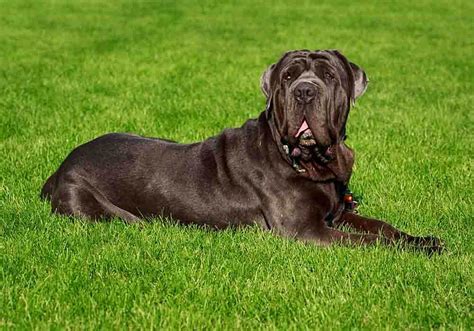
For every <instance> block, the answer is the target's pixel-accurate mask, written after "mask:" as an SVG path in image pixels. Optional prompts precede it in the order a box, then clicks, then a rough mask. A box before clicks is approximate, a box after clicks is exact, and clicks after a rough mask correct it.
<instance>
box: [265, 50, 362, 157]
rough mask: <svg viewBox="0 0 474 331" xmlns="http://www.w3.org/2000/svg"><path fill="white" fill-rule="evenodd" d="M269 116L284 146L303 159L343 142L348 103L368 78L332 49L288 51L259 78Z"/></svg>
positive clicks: (352, 100) (321, 153) (358, 94)
mask: <svg viewBox="0 0 474 331" xmlns="http://www.w3.org/2000/svg"><path fill="white" fill-rule="evenodd" d="M261 86H262V91H263V93H264V94H265V96H266V97H267V111H268V112H271V116H273V117H274V120H273V125H274V126H276V128H275V129H276V130H278V136H279V137H280V138H281V140H282V142H283V143H284V144H287V145H289V146H290V148H291V149H293V150H295V147H298V149H299V151H300V152H301V151H302V153H303V157H304V158H306V159H309V158H311V157H312V156H311V154H314V153H317V154H320V155H323V154H324V153H325V152H326V150H327V148H328V147H329V146H330V145H333V144H336V143H338V142H340V141H341V140H343V139H344V134H345V125H346V121H347V117H348V115H349V109H350V106H351V103H353V102H354V101H355V99H356V98H358V97H360V96H361V95H362V94H363V93H364V91H365V89H366V87H367V76H366V74H365V73H364V71H363V70H362V69H361V68H359V67H358V66H357V65H355V64H353V63H351V62H349V61H348V60H347V59H346V58H345V57H344V56H343V55H342V54H340V53H339V52H338V51H335V50H328V51H308V50H298V51H290V52H287V53H286V54H284V55H283V57H282V58H281V59H280V60H279V61H278V62H277V63H276V64H274V65H272V66H270V67H269V68H268V69H267V71H266V72H265V73H264V74H263V75H262V85H261Z"/></svg>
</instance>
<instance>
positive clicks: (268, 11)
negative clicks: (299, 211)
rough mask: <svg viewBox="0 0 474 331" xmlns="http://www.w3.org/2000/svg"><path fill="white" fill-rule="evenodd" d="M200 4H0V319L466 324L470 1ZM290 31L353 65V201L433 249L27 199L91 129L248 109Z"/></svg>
mask: <svg viewBox="0 0 474 331" xmlns="http://www.w3.org/2000/svg"><path fill="white" fill-rule="evenodd" d="M199 3H200V4H199V5H197V4H195V3H194V2H180V4H175V3H174V2H173V1H169V2H164V3H162V4H151V3H148V4H132V3H129V2H112V1H107V2H104V3H101V4H98V3H93V2H71V1H68V2H66V1H64V2H63V1H54V2H48V3H43V4H39V3H38V2H36V1H31V2H19V1H3V2H1V3H0V155H1V158H0V263H1V269H0V271H1V273H0V281H1V288H2V293H1V295H0V326H1V327H3V328H15V329H30V328H39V329H47V328H70V329H96V328H107V329H108V328H135V329H138V328H144V329H145V328H146V329H149V328H152V327H160V328H193V329H209V328H211V329H213V328H218V329H221V328H225V329H252V328H269V329H282V330H285V329H295V330H296V329H298V330H299V329H373V330H379V329H415V330H416V329H429V328H435V329H437V328H448V329H466V330H467V329H472V326H473V325H474V317H473V314H474V299H473V298H474V276H473V265H474V259H473V254H474V244H473V243H474V231H473V229H472V227H473V226H474V224H473V214H474V212H473V203H474V201H473V199H472V193H473V181H472V166H473V161H472V160H473V159H472V157H473V143H472V142H473V141H474V139H473V138H474V137H473V134H472V132H473V122H474V119H473V117H474V116H473V111H472V104H473V101H474V100H473V80H472V77H474V70H473V60H472V55H473V54H474V44H473V42H472V40H474V33H473V30H474V26H473V21H472V17H473V15H474V7H473V4H472V2H468V1H464V2H463V1H458V2H452V1H436V2H429V1H397V2H393V3H391V4H390V3H380V2H379V3H375V2H374V3H369V2H365V3H363V4H362V3H356V2H354V1H331V2H327V3H321V4H316V3H319V2H314V3H315V4H313V2H305V3H302V4H298V5H296V4H295V5H287V4H286V2H284V1H282V2H278V3H274V4H254V1H235V2H229V3H227V4H221V3H220V2H218V1H216V2H209V3H206V4H204V3H203V2H202V1H201V2H199ZM296 48H311V49H324V48H337V49H340V50H341V51H342V52H343V53H344V54H345V55H347V56H348V57H349V58H350V59H351V60H352V61H354V62H355V63H358V64H359V65H361V66H362V67H364V68H365V69H366V71H367V73H368V75H369V77H370V86H369V89H368V91H367V93H366V95H365V96H363V97H362V98H361V100H360V101H359V102H358V104H357V106H356V108H355V109H354V110H353V112H352V115H351V118H350V123H349V127H348V135H349V140H348V143H349V145H351V146H352V147H354V148H355V151H356V153H357V161H356V167H355V170H354V176H353V179H352V189H353V190H354V191H355V193H356V194H357V195H359V196H361V198H362V204H361V206H360V211H361V213H363V214H365V215H371V216H374V217H377V218H382V219H387V220H389V221H390V222H391V223H392V224H394V225H395V226H397V227H399V228H401V229H403V230H405V231H407V232H410V233H413V234H417V235H426V234H433V235H436V236H439V237H441V238H442V239H444V240H445V241H446V244H447V247H448V252H447V253H446V254H444V255H441V256H435V257H432V258H427V257H426V256H424V255H421V254H416V253H410V252H404V251H398V250H394V249H387V248H384V247H373V248H364V249H354V248H344V247H333V248H319V247H315V246H312V245H304V244H301V243H298V242H293V241H289V240H285V239H282V238H278V237H275V236H272V235H271V234H269V233H266V232H262V231H259V230H257V229H247V230H229V231H223V232H209V231H205V230H203V229H197V228H193V227H181V226H177V225H173V224H169V223H166V222H165V223H162V222H156V223H153V224H150V225H148V226H146V227H145V228H144V229H139V228H137V227H134V226H126V225H124V224H122V223H120V222H112V223H100V224H88V223H82V222H78V221H71V220H69V219H66V218H61V217H57V216H53V215H51V214H50V207H49V205H48V204H47V203H45V202H42V201H40V200H39V199H38V194H39V191H40V187H41V185H42V183H43V182H44V180H45V179H46V178H47V176H49V175H50V174H51V173H52V172H53V171H54V170H55V169H56V168H57V167H58V165H59V164H60V163H61V161H62V160H63V159H64V157H65V156H66V155H67V153H68V152H69V151H70V150H71V149H72V148H74V147H75V146H77V145H78V144H80V143H83V142H86V141H88V140H90V139H92V138H94V137H96V136H98V135H101V134H103V133H106V132H112V131H119V132H135V133H138V134H143V135H147V136H159V137H167V138H171V139H176V140H179V141H183V142H191V141H197V140H201V139H204V138H206V137H208V136H211V135H214V134H217V133H219V132H220V131H221V130H222V129H223V128H225V127H232V126H239V125H240V124H241V123H243V122H244V121H245V120H246V119H247V118H250V117H256V116H257V115H258V114H259V112H261V111H262V110H263V109H264V103H265V102H264V98H263V95H262V94H261V92H260V89H259V78H260V74H261V73H262V72H263V70H264V69H265V68H266V66H267V65H269V64H270V63H272V62H273V61H275V60H276V59H277V58H278V57H279V56H280V55H281V53H282V52H283V51H285V50H288V49H296Z"/></svg>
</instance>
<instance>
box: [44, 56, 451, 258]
mask: <svg viewBox="0 0 474 331" xmlns="http://www.w3.org/2000/svg"><path fill="white" fill-rule="evenodd" d="M261 87H262V91H263V93H264V94H265V97H266V100H267V106H266V109H265V111H264V112H262V113H261V114H260V116H259V117H258V118H257V119H252V120H248V121H247V122H246V123H244V124H243V126H242V127H240V128H237V129H225V130H224V131H223V132H222V133H221V134H220V135H218V136H215V137H211V138H209V139H207V140H205V141H203V142H200V143H195V144H179V143H175V142H171V141H168V140H161V139H153V138H144V137H140V136H136V135H132V134H123V133H112V134H107V135H104V136H102V137H99V138H97V139H95V140H92V141H90V142H88V143H86V144H84V145H81V146H79V147H77V148H76V149H74V150H73V151H72V152H71V153H70V154H69V156H68V157H67V158H66V159H65V160H64V162H63V163H62V164H61V166H60V167H59V169H58V170H57V171H56V172H55V173H54V174H53V175H52V176H51V177H50V178H49V179H48V180H47V181H46V183H45V184H44V187H43V190H42V191H41V196H42V197H44V198H47V199H50V200H51V205H52V210H53V211H54V212H56V213H59V214H63V215H71V216H75V217H81V218H87V219H96V220H97V219H107V218H111V217H119V218H122V219H123V220H125V221H127V222H137V221H140V220H141V219H144V218H147V217H153V216H170V217H172V218H173V219H176V220H178V221H180V222H182V223H197V224H203V225H208V226H211V227H214V228H225V227H227V226H232V225H234V226H238V225H250V224H257V225H259V226H261V227H262V228H265V229H268V230H272V231H273V232H275V233H277V234H280V235H283V236H288V237H292V238H297V239H300V240H304V241H307V242H314V243H317V244H322V245H327V244H331V243H333V242H340V243H345V244H351V243H353V244H362V245H365V244H371V243H376V242H381V243H387V244H393V243H396V242H401V243H403V244H404V245H407V246H410V247H415V248H420V249H423V250H426V251H428V252H438V251H441V249H442V243H441V241H440V240H439V239H436V238H434V237H414V236H410V235H408V234H406V233H403V232H401V231H399V230H397V229H395V228H394V227H392V226H391V225H389V224H387V223H385V222H382V221H378V220H374V219H369V218H365V217H362V216H359V215H358V214H356V213H354V212H353V210H351V209H350V208H349V209H348V208H346V206H347V204H346V203H345V201H344V196H345V194H346V191H347V185H348V183H349V180H350V177H351V171H352V165H353V163H354V153H353V151H352V150H351V149H350V148H349V147H348V146H347V145H346V144H345V142H344V140H345V136H346V132H345V130H346V123H347V120H348V116H349V110H350V107H351V105H352V104H353V103H354V101H355V100H356V99H357V98H359V97H360V96H361V95H362V94H363V93H364V92H365V90H366V87H367V76H366V74H365V72H364V71H363V70H362V69H361V68H360V67H359V66H357V65H355V64H354V63H352V62H350V61H348V60H347V59H346V58H345V57H344V56H343V55H342V54H341V53H339V52H338V51H334V50H328V51H308V50H301V51H290V52H287V53H285V54H284V55H283V57H282V58H281V59H280V60H279V61H278V62H277V63H275V64H273V65H271V66H270V67H269V68H268V69H267V70H266V71H265V72H264V73H263V75H262V78H261ZM341 226H347V227H351V228H353V229H354V231H355V232H358V233H353V232H351V233H346V232H342V231H340V230H339V229H338V228H339V227H341Z"/></svg>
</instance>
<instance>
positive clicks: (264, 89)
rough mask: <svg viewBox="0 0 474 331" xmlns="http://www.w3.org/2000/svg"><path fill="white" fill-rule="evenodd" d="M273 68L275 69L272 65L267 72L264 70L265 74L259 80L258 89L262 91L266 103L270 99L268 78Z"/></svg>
mask: <svg viewBox="0 0 474 331" xmlns="http://www.w3.org/2000/svg"><path fill="white" fill-rule="evenodd" d="M273 68H275V65H274V64H272V65H271V66H269V67H268V68H267V70H265V72H264V73H263V74H262V77H261V78H260V88H261V89H262V92H263V94H264V95H265V97H266V98H267V102H268V101H269V100H270V99H271V97H272V92H271V86H270V76H271V75H272V71H273Z"/></svg>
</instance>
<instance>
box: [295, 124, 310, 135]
mask: <svg viewBox="0 0 474 331" xmlns="http://www.w3.org/2000/svg"><path fill="white" fill-rule="evenodd" d="M306 130H309V127H308V123H306V120H304V121H303V123H302V124H301V126H300V128H299V129H298V132H297V133H296V134H295V138H298V137H299V136H300V134H302V133H303V132H305V131H306Z"/></svg>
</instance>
